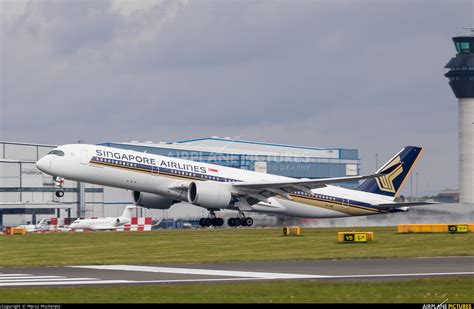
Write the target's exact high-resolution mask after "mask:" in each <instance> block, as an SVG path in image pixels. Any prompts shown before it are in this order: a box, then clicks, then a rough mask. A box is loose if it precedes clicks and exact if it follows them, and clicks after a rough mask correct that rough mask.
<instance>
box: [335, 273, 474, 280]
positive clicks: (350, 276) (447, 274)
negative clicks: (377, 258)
mask: <svg viewBox="0 0 474 309" xmlns="http://www.w3.org/2000/svg"><path fill="white" fill-rule="evenodd" d="M450 275H474V272H473V271H461V272H450V273H411V274H373V275H338V276H329V277H330V278H335V279H337V278H372V277H374V278H375V277H409V276H450Z"/></svg>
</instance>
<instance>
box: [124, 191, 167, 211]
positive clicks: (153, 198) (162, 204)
mask: <svg viewBox="0 0 474 309" xmlns="http://www.w3.org/2000/svg"><path fill="white" fill-rule="evenodd" d="M133 202H134V203H135V205H137V206H142V207H145V208H153V209H168V208H170V207H171V205H173V204H174V203H176V201H175V200H173V199H170V198H167V197H164V196H161V195H158V194H152V193H145V192H140V191H133Z"/></svg>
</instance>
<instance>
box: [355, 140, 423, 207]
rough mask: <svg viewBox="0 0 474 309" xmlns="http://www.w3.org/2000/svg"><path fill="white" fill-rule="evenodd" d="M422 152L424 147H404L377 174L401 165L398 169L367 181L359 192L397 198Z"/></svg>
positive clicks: (359, 188)
mask: <svg viewBox="0 0 474 309" xmlns="http://www.w3.org/2000/svg"><path fill="white" fill-rule="evenodd" d="M422 151H423V148H422V147H415V146H406V147H404V148H403V149H402V150H401V151H400V152H399V153H397V154H396V155H395V156H394V157H393V158H392V159H390V161H388V162H387V163H385V164H384V165H383V166H382V167H381V168H380V169H379V170H378V171H377V172H376V173H377V174H378V173H381V172H384V171H386V170H389V169H390V168H391V167H392V166H394V165H396V164H398V163H401V164H399V166H398V167H397V168H395V169H393V171H390V172H389V173H388V174H387V175H386V176H383V177H377V178H371V179H367V180H366V181H364V182H363V183H362V184H361V185H360V186H359V187H357V190H359V191H364V192H370V193H375V194H380V195H385V196H389V197H392V198H395V196H397V194H398V192H399V191H400V189H401V187H402V185H403V182H404V181H405V179H406V177H407V176H408V174H409V173H410V171H411V169H412V167H413V166H414V165H415V162H416V160H417V159H418V157H419V156H420V154H421V152H422Z"/></svg>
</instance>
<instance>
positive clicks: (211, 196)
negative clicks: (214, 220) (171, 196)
mask: <svg viewBox="0 0 474 309" xmlns="http://www.w3.org/2000/svg"><path fill="white" fill-rule="evenodd" d="M231 201H232V194H231V192H230V191H229V189H228V188H227V187H226V186H224V185H222V184H220V183H216V182H211V181H198V182H191V183H190V184H189V187H188V202H189V203H190V204H193V205H197V206H201V207H205V208H216V209H220V208H227V207H229V205H230V203H231Z"/></svg>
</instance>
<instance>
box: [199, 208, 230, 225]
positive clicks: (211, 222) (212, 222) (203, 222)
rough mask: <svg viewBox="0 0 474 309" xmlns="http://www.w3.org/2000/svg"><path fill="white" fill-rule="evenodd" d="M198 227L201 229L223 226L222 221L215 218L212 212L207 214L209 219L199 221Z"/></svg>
mask: <svg viewBox="0 0 474 309" xmlns="http://www.w3.org/2000/svg"><path fill="white" fill-rule="evenodd" d="M199 225H200V226H202V227H210V226H211V225H212V226H223V225H224V219H222V218H217V217H216V214H215V213H214V212H213V211H210V212H209V217H207V218H201V219H199Z"/></svg>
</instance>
